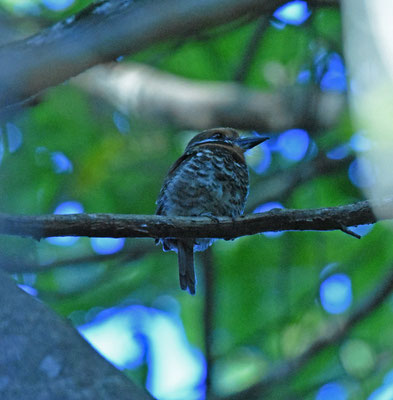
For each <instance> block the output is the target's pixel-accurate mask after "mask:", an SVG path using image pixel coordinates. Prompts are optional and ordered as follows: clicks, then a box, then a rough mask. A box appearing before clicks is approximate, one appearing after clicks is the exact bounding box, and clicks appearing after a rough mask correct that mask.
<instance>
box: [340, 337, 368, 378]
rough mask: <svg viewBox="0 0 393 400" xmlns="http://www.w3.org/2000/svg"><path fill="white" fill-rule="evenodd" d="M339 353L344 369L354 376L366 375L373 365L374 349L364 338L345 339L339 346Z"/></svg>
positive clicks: (362, 376) (361, 376)
mask: <svg viewBox="0 0 393 400" xmlns="http://www.w3.org/2000/svg"><path fill="white" fill-rule="evenodd" d="M339 354H340V359H341V362H342V365H343V367H344V369H345V371H346V372H347V373H348V375H352V376H354V377H356V378H360V379H361V378H364V377H366V376H368V375H369V374H370V373H371V371H372V370H373V369H374V367H375V353H374V350H373V349H372V347H371V346H370V345H369V344H368V343H367V342H366V341H364V340H360V339H349V340H347V341H346V342H344V343H343V345H342V346H341V348H340V352H339Z"/></svg>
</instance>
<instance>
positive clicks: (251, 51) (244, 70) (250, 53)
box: [233, 15, 269, 82]
mask: <svg viewBox="0 0 393 400" xmlns="http://www.w3.org/2000/svg"><path fill="white" fill-rule="evenodd" d="M268 27H269V19H268V18H267V17H266V16H264V15H263V16H262V17H259V18H258V20H257V26H256V28H255V30H254V32H253V34H252V36H251V38H250V41H249V42H248V44H247V46H246V49H245V50H244V54H243V57H242V58H241V61H240V63H239V66H238V67H237V68H236V72H235V75H234V77H233V80H234V81H236V82H244V80H245V78H246V76H247V74H248V72H249V70H250V68H251V65H252V61H253V60H254V57H255V54H256V52H257V50H258V45H259V42H260V40H261V38H262V36H263V34H264V33H265V31H266V29H267V28H268Z"/></svg>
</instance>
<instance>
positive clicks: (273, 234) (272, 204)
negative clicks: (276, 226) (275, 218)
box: [253, 201, 285, 238]
mask: <svg viewBox="0 0 393 400" xmlns="http://www.w3.org/2000/svg"><path fill="white" fill-rule="evenodd" d="M274 208H280V209H284V208H285V207H284V206H283V205H282V204H281V203H279V202H278V201H270V202H268V203H265V204H261V205H260V206H258V207H257V208H256V209H255V210H254V211H253V214H257V213H263V212H267V211H270V210H273V209H274ZM283 233H284V232H282V231H278V232H262V235H264V236H266V237H269V238H277V237H279V236H281V235H282V234H283Z"/></svg>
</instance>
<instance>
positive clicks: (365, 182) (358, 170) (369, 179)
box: [348, 158, 374, 188]
mask: <svg viewBox="0 0 393 400" xmlns="http://www.w3.org/2000/svg"><path fill="white" fill-rule="evenodd" d="M372 171H373V170H372V166H371V164H370V162H369V161H368V160H367V159H364V158H361V159H360V158H358V159H356V160H354V161H352V162H351V164H350V165H349V167H348V177H349V180H350V181H351V183H352V184H353V185H354V186H356V187H359V188H366V187H369V186H371V185H372V184H373V182H374V175H373V172H372Z"/></svg>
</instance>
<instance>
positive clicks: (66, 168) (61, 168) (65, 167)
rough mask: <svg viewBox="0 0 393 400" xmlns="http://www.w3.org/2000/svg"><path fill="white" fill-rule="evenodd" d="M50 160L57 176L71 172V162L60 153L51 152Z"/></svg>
mask: <svg viewBox="0 0 393 400" xmlns="http://www.w3.org/2000/svg"><path fill="white" fill-rule="evenodd" d="M51 160H52V163H53V168H54V170H55V172H56V173H57V174H64V173H67V172H72V170H73V166H72V162H71V161H70V160H69V159H68V158H67V156H66V155H65V154H64V153H62V152H60V151H55V152H53V153H52V154H51Z"/></svg>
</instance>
